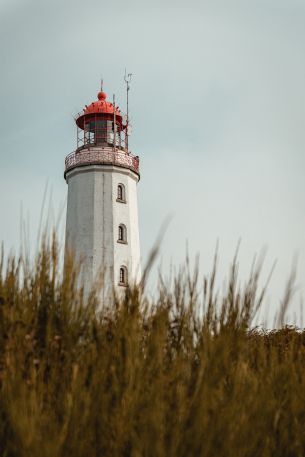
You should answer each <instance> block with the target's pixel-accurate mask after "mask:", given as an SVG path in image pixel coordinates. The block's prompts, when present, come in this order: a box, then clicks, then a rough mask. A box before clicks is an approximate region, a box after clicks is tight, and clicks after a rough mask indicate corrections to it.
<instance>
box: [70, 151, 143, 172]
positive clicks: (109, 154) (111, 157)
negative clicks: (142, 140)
mask: <svg viewBox="0 0 305 457" xmlns="http://www.w3.org/2000/svg"><path fill="white" fill-rule="evenodd" d="M86 165H114V166H117V167H123V168H128V169H129V170H132V171H134V172H135V173H136V174H138V175H139V157H138V156H134V155H133V154H130V152H125V151H122V150H121V149H117V150H114V149H113V148H112V147H104V148H97V147H95V148H85V149H80V150H79V149H77V150H76V151H73V152H71V154H69V155H67V157H66V159H65V176H66V173H67V172H68V171H69V170H72V169H73V168H75V167H82V166H86Z"/></svg>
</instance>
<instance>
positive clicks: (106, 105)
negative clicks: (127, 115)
mask: <svg viewBox="0 0 305 457" xmlns="http://www.w3.org/2000/svg"><path fill="white" fill-rule="evenodd" d="M97 98H98V100H96V101H95V102H92V103H91V105H89V106H87V105H86V108H85V109H84V114H96V113H103V114H113V112H114V108H113V104H112V103H110V102H107V101H106V98H107V95H106V94H105V92H99V93H98V94H97ZM115 114H116V116H122V114H121V112H120V111H119V110H118V108H116V110H115Z"/></svg>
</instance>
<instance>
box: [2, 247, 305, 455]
mask: <svg viewBox="0 0 305 457" xmlns="http://www.w3.org/2000/svg"><path fill="white" fill-rule="evenodd" d="M1 264H2V267H1V276H0V363H1V365H0V370H1V371H0V392H1V396H0V448H1V449H0V454H1V456H6V457H13V456H14V457H15V456H18V457H23V456H24V457H25V456H26V457H36V456H37V457H38V456H39V457H55V456H56V457H61V456H62V457H63V456H65V457H68V456H69V457H74V456H75V457H85V456H90V457H94V456H111V457H116V456H134V457H140V456H152V457H158V456H160V457H161V456H162V457H163V456H164V457H165V456H167V457H170V456H173V457H177V456H178V457H180V456H181V457H184V456H185V457H190V456H217V457H220V456H226V457H230V456H234V457H239V456H249V457H250V456H259V457H265V456H266V457H267V456H277V457H280V456H290V457H292V456H300V457H301V456H304V455H305V402H304V400H305V398H304V397H305V333H304V332H301V331H298V330H297V329H294V328H291V327H283V328H282V329H279V330H274V331H272V332H264V331H262V330H259V329H252V330H251V322H252V318H253V314H254V313H255V312H256V311H257V309H258V308H259V307H260V305H261V302H262V299H263V296H262V295H261V294H260V293H258V285H257V282H258V272H257V271H253V273H252V274H251V277H250V278H249V281H248V283H247V284H246V286H245V287H244V288H243V289H242V290H239V289H238V288H237V278H236V268H235V266H234V265H233V267H232V269H231V276H230V278H229V281H228V287H227V290H226V291H224V292H223V294H222V296H218V297H217V294H216V293H215V291H214V278H215V271H213V272H212V273H211V275H210V276H209V277H208V278H206V279H205V281H204V287H203V293H202V295H198V294H197V292H196V291H197V271H196V269H195V271H194V272H193V273H192V274H190V273H189V267H188V265H186V269H185V272H181V273H180V274H178V275H177V278H176V279H175V280H174V281H173V284H172V286H165V285H164V284H163V283H162V281H161V280H160V285H159V296H158V299H156V300H155V301H154V302H153V303H151V301H150V300H149V299H148V298H145V292H143V291H141V290H140V288H134V289H130V290H128V291H127V294H126V298H125V299H124V301H123V302H121V303H117V306H116V309H115V310H113V312H112V313H110V312H109V310H108V311H107V309H104V310H103V311H102V312H100V313H99V314H97V313H96V309H95V308H96V301H95V298H94V294H93V295H92V296H91V297H90V298H89V300H88V301H87V302H86V303H85V301H84V300H83V298H82V293H81V291H78V290H77V287H76V284H77V272H76V269H75V268H74V267H73V264H72V262H70V263H69V264H68V263H67V265H66V268H65V272H64V274H63V275H62V276H63V279H62V277H61V275H60V274H59V272H58V271H59V268H58V251H57V245H56V241H55V240H54V239H53V242H52V243H51V245H50V246H49V245H48V243H44V245H43V246H42V249H41V251H40V254H39V256H38V258H37V260H36V262H35V266H34V267H33V268H29V266H28V264H27V263H26V262H24V261H23V259H19V260H14V259H13V258H11V259H10V260H9V261H8V263H6V262H4V261H3V259H2V263H1ZM4 264H5V266H4ZM286 298H287V299H286V302H287V301H288V299H289V292H288V294H287V297H286ZM286 302H285V300H284V308H285V306H286V304H287V303H286Z"/></svg>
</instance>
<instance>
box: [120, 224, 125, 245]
mask: <svg viewBox="0 0 305 457" xmlns="http://www.w3.org/2000/svg"><path fill="white" fill-rule="evenodd" d="M118 243H124V244H127V229H126V225H124V224H120V225H119V233H118Z"/></svg>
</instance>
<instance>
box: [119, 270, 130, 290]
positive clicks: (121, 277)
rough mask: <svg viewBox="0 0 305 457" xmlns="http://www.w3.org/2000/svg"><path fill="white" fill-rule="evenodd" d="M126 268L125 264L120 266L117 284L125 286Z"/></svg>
mask: <svg viewBox="0 0 305 457" xmlns="http://www.w3.org/2000/svg"><path fill="white" fill-rule="evenodd" d="M127 279H128V278H127V268H126V267H125V266H123V265H122V266H121V267H120V280H119V286H127Z"/></svg>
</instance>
